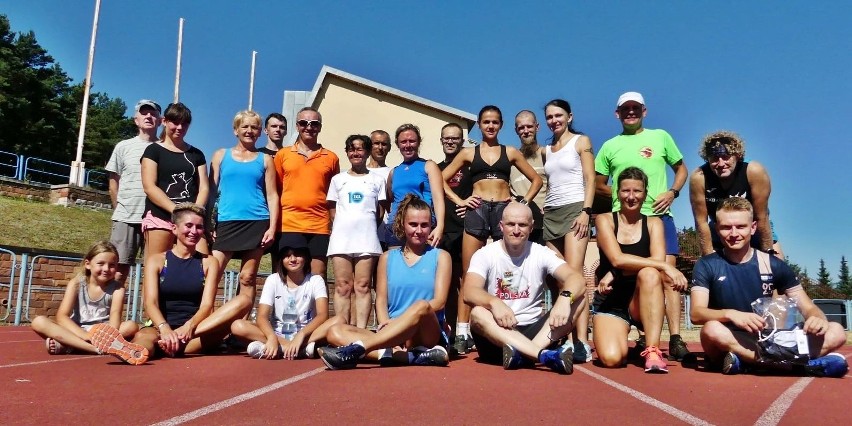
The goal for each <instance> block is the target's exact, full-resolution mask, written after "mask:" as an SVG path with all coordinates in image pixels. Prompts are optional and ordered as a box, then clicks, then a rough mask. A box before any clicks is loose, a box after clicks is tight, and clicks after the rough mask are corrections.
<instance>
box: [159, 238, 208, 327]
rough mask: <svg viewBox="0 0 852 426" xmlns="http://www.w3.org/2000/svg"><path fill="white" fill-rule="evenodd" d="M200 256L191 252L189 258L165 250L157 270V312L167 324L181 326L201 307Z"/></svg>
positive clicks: (202, 281)
mask: <svg viewBox="0 0 852 426" xmlns="http://www.w3.org/2000/svg"><path fill="white" fill-rule="evenodd" d="M203 257H204V255H203V254H201V253H195V254H194V255H192V257H190V258H189V259H181V258H179V257H177V256H175V254H174V253H172V251H171V250H169V251H167V252H166V262H165V264H163V269H162V270H161V271H160V294H159V303H160V311H161V312H162V314H163V317H165V319H166V322H167V323H169V327H171V328H172V329H175V328H177V327H180V326H182V325H184V324H185V323H186V322H187V321H189V319H190V318H192V316H193V315H195V313H196V312H198V308H200V307H201V296H202V295H203V294H204V264H203V263H202V261H201V259H203Z"/></svg>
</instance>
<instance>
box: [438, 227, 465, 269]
mask: <svg viewBox="0 0 852 426" xmlns="http://www.w3.org/2000/svg"><path fill="white" fill-rule="evenodd" d="M463 238H464V232H462V231H458V232H445V233H444V238H441V244H440V246H441V248H442V249H444V250H446V251H447V253H449V254H450V259H452V260H453V263H461V261H462V258H461V254H462V239H463Z"/></svg>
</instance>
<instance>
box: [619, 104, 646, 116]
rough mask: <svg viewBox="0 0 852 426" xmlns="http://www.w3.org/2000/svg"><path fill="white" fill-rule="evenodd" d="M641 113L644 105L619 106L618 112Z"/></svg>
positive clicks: (625, 113)
mask: <svg viewBox="0 0 852 426" xmlns="http://www.w3.org/2000/svg"><path fill="white" fill-rule="evenodd" d="M631 112H632V113H636V114H641V113H642V105H624V106H620V107H618V113H619V114H621V115H627V114H630V113H631Z"/></svg>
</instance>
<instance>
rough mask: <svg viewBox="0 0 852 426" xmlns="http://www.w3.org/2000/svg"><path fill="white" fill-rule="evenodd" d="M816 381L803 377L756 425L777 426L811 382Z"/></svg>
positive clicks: (780, 397)
mask: <svg viewBox="0 0 852 426" xmlns="http://www.w3.org/2000/svg"><path fill="white" fill-rule="evenodd" d="M813 380H814V378H813V377H802V378H801V379H799V380H798V381H796V383H793V385H792V386H790V387H789V388H788V389H787V390H786V391H784V393H782V394H781V396H779V397H778V399H776V400H775V401H774V402H773V403H772V405H770V406H769V408H767V409H766V411H765V412H764V413H763V415H762V416H760V418H759V419H757V422H755V425H759V426H775V425H777V424H778V423H779V422H781V419H783V418H784V413H786V412H787V409H789V408H790V406H791V405H793V401H795V400H796V398H797V397H798V396H799V395H800V394H801V393H802V391H803V390H805V386H807V385H808V384H809V383H810V382H812V381H813Z"/></svg>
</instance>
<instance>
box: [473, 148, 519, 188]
mask: <svg viewBox="0 0 852 426" xmlns="http://www.w3.org/2000/svg"><path fill="white" fill-rule="evenodd" d="M481 147H482V145H478V146H477V147H476V148H474V149H473V161H471V162H470V178H471V181H472V182H473V183H476V182H479V181H481V180H482V179H502V180H504V181H506V183H508V182H509V172H511V171H512V163H511V162H509V156H508V155H506V146H505V145H500V158H498V159H497V161H495V162H494V164H491V165H489V164H488V163H486V162H485V160H483V159H482V156H481V155H479V148H481Z"/></svg>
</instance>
